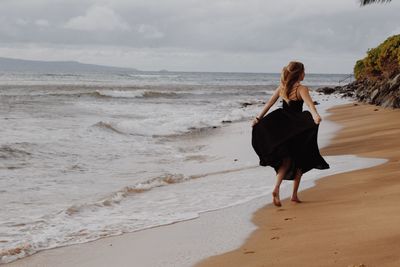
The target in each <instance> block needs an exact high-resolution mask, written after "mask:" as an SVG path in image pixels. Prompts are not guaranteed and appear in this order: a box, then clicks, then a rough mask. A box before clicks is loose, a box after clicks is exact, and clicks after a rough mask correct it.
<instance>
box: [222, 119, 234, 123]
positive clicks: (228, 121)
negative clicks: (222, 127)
mask: <svg viewBox="0 0 400 267" xmlns="http://www.w3.org/2000/svg"><path fill="white" fill-rule="evenodd" d="M222 123H232V121H231V120H223V121H222Z"/></svg>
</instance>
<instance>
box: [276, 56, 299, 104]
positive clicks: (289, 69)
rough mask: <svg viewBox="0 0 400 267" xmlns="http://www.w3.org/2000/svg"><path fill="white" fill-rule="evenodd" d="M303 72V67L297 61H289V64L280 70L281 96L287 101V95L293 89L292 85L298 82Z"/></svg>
mask: <svg viewBox="0 0 400 267" xmlns="http://www.w3.org/2000/svg"><path fill="white" fill-rule="evenodd" d="M303 72H304V65H303V63H301V62H298V61H290V62H289V64H288V65H287V66H286V67H284V68H283V69H282V73H281V85H282V87H281V95H282V96H285V97H286V98H287V99H289V95H290V93H291V91H292V89H293V85H294V84H295V83H296V82H297V81H299V80H300V77H301V75H302V74H303Z"/></svg>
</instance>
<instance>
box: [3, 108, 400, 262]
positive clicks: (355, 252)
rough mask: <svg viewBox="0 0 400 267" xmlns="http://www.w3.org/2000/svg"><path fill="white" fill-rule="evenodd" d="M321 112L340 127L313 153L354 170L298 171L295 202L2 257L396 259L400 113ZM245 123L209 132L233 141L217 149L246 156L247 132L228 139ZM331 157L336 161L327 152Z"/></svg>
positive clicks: (259, 203)
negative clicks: (297, 201)
mask: <svg viewBox="0 0 400 267" xmlns="http://www.w3.org/2000/svg"><path fill="white" fill-rule="evenodd" d="M329 111H330V112H331V114H332V115H330V116H328V117H327V118H326V121H325V123H328V122H329V120H332V121H334V122H336V123H339V124H340V125H341V126H342V128H341V129H340V131H339V132H338V134H337V135H336V136H334V137H333V139H332V138H329V145H328V146H326V147H324V148H323V149H321V152H322V154H323V155H324V156H326V157H327V158H328V161H329V162H330V163H334V164H333V165H336V166H331V167H332V169H335V168H336V169H337V168H341V167H340V166H343V168H344V167H345V166H347V168H348V165H353V166H352V169H353V170H356V169H359V170H356V171H350V172H346V173H342V174H334V175H330V176H327V177H324V178H322V179H320V180H317V181H316V186H314V187H312V186H313V185H314V182H315V181H314V180H313V179H312V176H313V174H312V173H310V174H308V175H306V176H305V178H304V181H303V182H302V184H301V187H300V189H301V190H302V189H304V188H308V189H305V190H302V191H301V192H300V193H299V196H300V198H301V199H302V200H303V201H304V203H303V204H295V203H289V201H288V200H286V199H285V200H284V201H283V207H282V208H276V207H274V206H272V205H266V203H270V196H269V194H268V195H266V196H263V197H260V198H258V199H254V200H252V201H250V202H247V203H246V202H245V203H242V204H240V205H234V206H232V207H228V208H225V209H221V210H217V211H211V212H206V213H202V214H201V216H200V217H198V218H196V219H194V220H188V221H184V222H179V223H174V224H170V225H166V226H161V227H155V228H151V229H147V230H144V231H138V232H134V233H128V234H123V235H121V236H115V237H108V238H103V239H100V240H97V241H94V242H89V243H84V244H77V245H73V246H66V247H61V248H56V249H51V250H46V251H41V252H39V253H37V254H35V255H33V256H30V257H26V258H24V259H21V260H18V261H15V262H13V263H10V264H6V265H5V266H86V267H88V266H110V265H115V266H193V264H194V263H195V262H198V264H197V265H196V266H359V265H360V264H364V265H365V266H397V265H396V264H398V263H399V257H398V256H397V254H396V251H398V249H399V246H400V242H399V238H400V237H399V235H398V234H396V233H398V227H397V225H398V223H399V220H400V216H398V215H397V214H398V212H396V211H398V208H397V206H396V205H394V203H396V200H397V198H398V196H397V195H396V192H397V190H398V189H399V186H398V185H396V178H397V177H396V174H397V173H398V171H399V168H398V167H399V166H398V153H399V152H398V151H397V150H396V147H398V140H396V137H397V136H398V134H399V131H400V125H399V124H400V123H399V121H398V116H399V113H400V112H399V111H397V110H386V109H382V108H378V107H375V106H371V105H366V104H353V103H352V104H345V105H340V106H336V107H334V108H331V109H330V110H329ZM244 124H247V122H243V123H239V124H233V125H232V126H229V127H225V128H221V129H218V130H217V131H216V132H215V133H214V134H213V135H212V138H211V139H209V141H210V142H213V144H215V149H218V150H223V149H222V147H219V146H218V145H217V144H219V145H220V146H221V145H223V144H224V142H222V140H223V139H225V140H233V139H235V140H237V142H239V143H238V146H237V147H236V149H232V150H224V151H225V152H224V153H227V154H230V155H231V156H232V157H235V158H238V160H249V159H250V161H251V160H255V159H254V152H253V151H251V149H249V150H244V151H243V147H248V148H249V146H248V144H247V142H248V140H247V139H246V138H241V139H237V138H238V136H242V137H246V136H247V135H248V134H249V132H248V131H249V129H250V128H249V129H247V128H248V127H244ZM243 129H247V130H243ZM228 133H229V134H228ZM326 135H328V134H326ZM382 140H385V142H383V141H382ZM188 141H190V139H189V140H188ZM327 141H328V140H324V142H327ZM190 142H193V140H191V141H190ZM228 143H229V142H228ZM351 154H355V155H358V156H360V158H358V157H354V156H353V155H351ZM336 156H338V157H339V158H340V159H341V161H337V162H336V161H334V159H335V157H336ZM367 158H371V161H370V162H369V159H367ZM377 158H381V159H382V160H381V161H376V159H377ZM385 158H386V159H389V160H388V161H387V162H386V163H384V164H380V163H381V162H384V161H385V160H383V159H385ZM374 159H375V163H373V160H374ZM346 161H351V164H348V162H346ZM341 162H342V163H341ZM368 162H369V163H368ZM372 165H376V167H370V168H366V169H365V166H372ZM363 166H364V167H363ZM360 168H364V169H361V170H360ZM254 171H258V172H260V171H261V173H263V172H265V171H266V169H265V168H256V169H254V168H253V167H251V166H249V168H247V169H244V170H243V171H242V172H243V174H246V175H249V174H251V173H252V172H254ZM329 171H331V170H329ZM329 171H325V172H323V173H326V174H327V175H329ZM342 171H343V170H342ZM332 173H338V170H336V171H332ZM237 174H238V175H239V176H240V172H238V173H237ZM218 175H221V174H218ZM286 185H287V186H283V188H282V198H286V197H287V196H288V195H289V194H290V190H291V183H287V184H286ZM255 211H256V212H255ZM253 212H255V213H253ZM371 214H373V216H371ZM251 217H252V221H251V222H250V221H248V218H251ZM238 229H239V230H238ZM156 245H157V246H156ZM221 251H223V254H221ZM226 251H227V252H226ZM225 252H226V253H225ZM209 255H217V256H212V257H209ZM207 257H209V258H207Z"/></svg>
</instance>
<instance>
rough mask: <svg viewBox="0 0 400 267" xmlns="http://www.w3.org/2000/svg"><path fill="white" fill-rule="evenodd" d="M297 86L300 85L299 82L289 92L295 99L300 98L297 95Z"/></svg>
mask: <svg viewBox="0 0 400 267" xmlns="http://www.w3.org/2000/svg"><path fill="white" fill-rule="evenodd" d="M299 86H300V84H297V86H296V87H295V88H293V89H295V90H293V89H292V91H291V92H290V95H295V96H296V100H300V98H299V97H298V96H297V89H298V88H299ZM293 92H294V94H293Z"/></svg>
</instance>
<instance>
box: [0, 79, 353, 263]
mask: <svg viewBox="0 0 400 267" xmlns="http://www.w3.org/2000/svg"><path fill="white" fill-rule="evenodd" d="M279 76H280V75H279V74H266V73H195V72H132V73H126V72H124V73H117V72H116V73H57V72H54V73H33V72H32V73H9V72H4V73H0V111H1V112H0V120H1V135H0V168H1V173H0V201H1V203H2V208H1V209H0V263H5V262H10V261H13V260H15V259H18V258H22V257H25V256H27V255H30V254H33V253H35V252H37V251H40V250H43V249H49V248H54V247H58V246H65V245H71V244H76V243H82V242H88V241H92V240H95V239H98V238H101V237H106V236H111V235H118V234H122V233H125V232H132V231H138V230H142V229H146V228H150V227H154V226H160V225H164V224H169V223H173V222H178V221H183V220H188V219H193V218H196V217H198V216H199V213H201V212H204V211H210V210H216V209H221V208H224V207H228V206H232V205H236V204H239V203H243V202H246V201H249V200H251V199H254V198H256V197H258V196H260V195H263V194H266V193H267V192H269V191H268V190H269V189H270V188H271V186H272V185H271V184H267V183H265V179H260V178H259V177H252V178H251V177H250V178H245V179H244V178H243V177H241V175H243V172H244V173H245V171H246V170H248V169H254V168H256V167H258V162H257V161H254V162H241V161H240V160H239V161H238V160H237V159H233V158H230V157H229V153H225V152H223V151H221V153H216V149H212V148H211V149H210V147H209V146H210V144H209V143H207V142H208V136H210V135H213V131H216V130H218V129H219V128H221V127H226V126H227V125H230V124H232V123H235V122H242V121H246V120H250V119H251V118H252V117H253V116H255V115H257V114H258V113H259V112H260V110H261V108H262V106H263V103H265V101H267V100H268V98H269V96H270V95H271V93H272V91H273V90H274V89H275V88H276V87H277V85H278V83H279ZM346 76H347V75H346V74H306V78H305V80H304V81H303V84H305V85H308V86H309V87H310V89H315V88H318V87H322V86H334V85H338V84H339V82H340V81H341V80H343V79H344V78H346ZM249 125H250V121H249ZM232 145H234V144H232ZM249 145H250V140H249ZM239 173H240V175H239Z"/></svg>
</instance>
